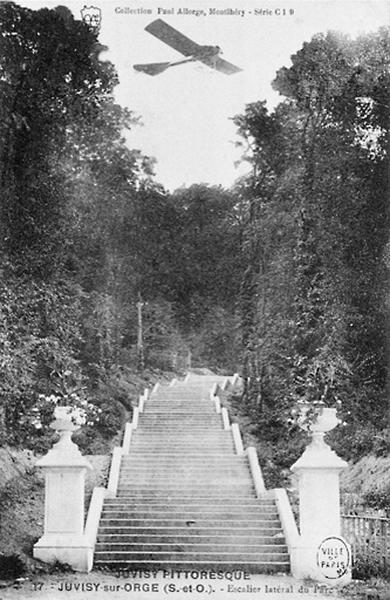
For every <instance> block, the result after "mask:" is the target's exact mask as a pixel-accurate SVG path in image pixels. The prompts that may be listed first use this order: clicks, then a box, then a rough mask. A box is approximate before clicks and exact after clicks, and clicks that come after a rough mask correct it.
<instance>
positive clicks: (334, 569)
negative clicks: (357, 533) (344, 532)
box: [317, 536, 351, 579]
mask: <svg viewBox="0 0 390 600" xmlns="http://www.w3.org/2000/svg"><path fill="white" fill-rule="evenodd" d="M317 566H318V568H319V569H320V571H321V573H322V575H323V576H324V577H325V578H326V579H340V578H341V577H343V576H344V575H345V574H346V573H347V572H348V571H349V569H350V567H351V551H350V548H349V546H348V544H347V542H346V541H345V540H344V539H343V538H341V537H337V536H330V537H327V538H325V539H324V540H323V541H322V542H321V544H320V545H319V546H318V550H317Z"/></svg>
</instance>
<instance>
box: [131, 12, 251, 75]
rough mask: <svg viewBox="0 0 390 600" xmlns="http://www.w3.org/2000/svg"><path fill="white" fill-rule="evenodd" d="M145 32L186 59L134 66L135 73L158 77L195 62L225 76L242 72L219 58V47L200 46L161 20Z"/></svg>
mask: <svg viewBox="0 0 390 600" xmlns="http://www.w3.org/2000/svg"><path fill="white" fill-rule="evenodd" d="M145 31H148V32H149V33H151V34H152V35H154V36H155V37H156V38H158V39H159V40H161V41H162V42H164V43H165V44H168V46H171V48H173V49H174V50H177V51H178V52H180V53H181V54H183V56H185V57H186V58H184V59H183V60H177V61H175V62H163V63H148V64H145V65H134V69H135V70H136V71H142V72H143V73H147V74H148V75H159V73H162V72H163V71H166V69H169V67H175V66H177V65H183V64H185V63H189V62H196V61H200V62H202V63H204V64H205V65H207V66H208V67H211V68H212V69H216V70H217V71H220V72H221V73H225V74H226V75H233V74H234V73H238V72H239V71H242V69H240V68H239V67H236V66H235V65H233V64H232V63H230V62H227V61H226V60H224V59H223V58H221V57H220V54H221V52H222V51H221V48H220V47H219V46H201V45H200V44H197V43H196V42H193V41H192V40H190V39H189V38H188V37H186V36H185V35H183V34H182V33H180V31H177V29H174V28H173V27H171V26H170V25H168V23H165V21H163V20H162V19H157V20H156V21H153V22H152V23H150V24H149V25H147V26H146V27H145Z"/></svg>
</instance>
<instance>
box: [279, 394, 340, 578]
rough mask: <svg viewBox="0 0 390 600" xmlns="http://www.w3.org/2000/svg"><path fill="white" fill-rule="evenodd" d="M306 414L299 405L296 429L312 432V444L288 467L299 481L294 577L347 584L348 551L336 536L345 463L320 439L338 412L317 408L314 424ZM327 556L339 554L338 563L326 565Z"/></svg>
mask: <svg viewBox="0 0 390 600" xmlns="http://www.w3.org/2000/svg"><path fill="white" fill-rule="evenodd" d="M309 410H310V405H309V404H308V405H306V404H305V405H303V406H302V409H301V417H300V418H299V419H298V424H299V425H300V427H301V428H302V429H304V430H305V431H309V432H310V434H311V441H310V443H309V445H308V446H307V448H306V450H305V451H304V453H303V454H302V456H301V457H300V458H299V459H298V460H297V461H296V462H295V464H293V466H292V467H291V471H292V472H293V473H294V474H296V475H297V478H298V488H299V524H300V543H299V547H298V548H296V549H294V552H293V555H292V560H291V562H292V572H293V575H294V576H295V577H299V578H305V577H311V578H312V579H314V580H317V581H326V582H327V583H329V584H333V585H334V584H340V583H342V584H344V583H346V582H348V581H350V579H351V569H350V562H351V561H350V549H349V546H348V544H347V543H346V542H345V540H343V539H342V538H341V537H340V530H341V520H340V491H339V474H340V471H341V470H342V469H344V468H345V467H347V466H348V464H347V463H346V462H345V461H344V460H342V459H341V458H340V457H338V456H337V454H336V453H335V452H334V451H333V450H332V449H331V448H330V447H329V445H328V444H327V443H326V442H325V440H324V436H325V434H326V433H327V432H329V431H331V430H332V429H334V428H335V427H336V426H337V425H338V424H339V422H340V420H339V419H338V417H337V415H336V408H328V407H325V406H321V405H316V407H315V414H314V416H313V417H314V418H313V419H312V420H310V419H308V418H307V417H308V414H307V413H308V411H309ZM326 540H333V541H332V544H333V546H332V547H331V548H328V547H327V546H326V544H328V542H327V541H326ZM338 540H340V541H338ZM324 543H325V546H326V548H325V549H324V546H323V544H324ZM326 552H327V553H328V555H329V553H332V552H333V553H335V554H337V559H336V558H335V559H334V560H332V561H331V560H328V559H327V560H324V556H325V554H324V553H326ZM322 554H324V556H323V555H322ZM328 566H329V568H328ZM331 567H332V568H333V571H332V568H331ZM327 569H328V570H327ZM329 573H331V575H329ZM334 574H336V575H335V576H334V577H333V575H334Z"/></svg>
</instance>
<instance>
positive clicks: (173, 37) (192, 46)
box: [145, 19, 201, 56]
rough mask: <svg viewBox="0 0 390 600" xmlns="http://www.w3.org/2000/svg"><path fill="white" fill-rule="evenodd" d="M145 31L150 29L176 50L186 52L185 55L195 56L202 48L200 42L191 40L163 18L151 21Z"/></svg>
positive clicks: (150, 31)
mask: <svg viewBox="0 0 390 600" xmlns="http://www.w3.org/2000/svg"><path fill="white" fill-rule="evenodd" d="M145 31H148V32H149V33H151V34H152V35H154V36H155V37H156V38H158V39H159V40H161V41H162V42H164V43H165V44H168V46H171V48H173V49H174V50H177V51H178V52H180V53H181V54H184V56H193V55H195V54H197V53H198V52H199V51H200V50H201V46H199V44H196V43H195V42H193V41H192V40H190V38H188V37H186V36H185V35H183V34H182V33H180V31H177V29H174V27H171V26H170V25H168V23H165V21H163V20H162V19H156V21H153V22H152V23H149V25H147V26H146V27H145Z"/></svg>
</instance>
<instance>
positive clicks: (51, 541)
mask: <svg viewBox="0 0 390 600" xmlns="http://www.w3.org/2000/svg"><path fill="white" fill-rule="evenodd" d="M93 553H94V547H93V544H91V542H90V540H89V539H88V538H87V537H86V536H85V535H61V534H58V535H55V534H47V535H43V536H42V537H41V538H40V539H39V540H38V541H37V543H36V544H34V550H33V556H34V558H37V559H38V560H41V561H42V562H45V563H49V564H53V563H55V562H60V563H61V564H68V565H69V566H70V567H71V568H72V569H73V570H74V571H80V572H82V573H89V571H90V570H91V569H92V565H93Z"/></svg>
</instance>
